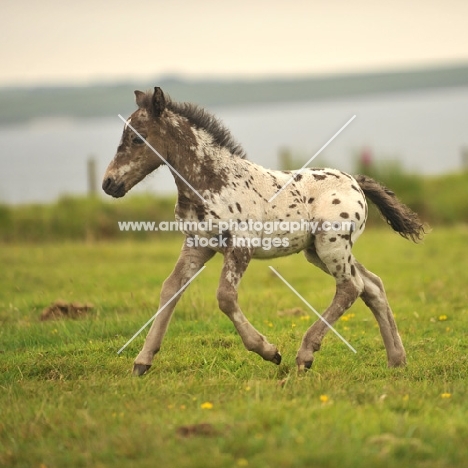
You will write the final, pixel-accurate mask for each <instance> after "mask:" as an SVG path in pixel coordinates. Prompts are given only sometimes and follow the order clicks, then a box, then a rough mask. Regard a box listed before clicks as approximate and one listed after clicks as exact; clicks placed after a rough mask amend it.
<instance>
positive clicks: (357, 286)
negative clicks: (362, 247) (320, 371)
mask: <svg viewBox="0 0 468 468" xmlns="http://www.w3.org/2000/svg"><path fill="white" fill-rule="evenodd" d="M305 254H306V258H307V260H308V261H309V262H311V263H313V264H314V265H316V266H318V267H319V268H321V269H322V270H323V271H325V272H326V273H329V274H330V275H332V276H333V277H334V278H335V280H336V291H335V297H334V298H333V301H332V303H331V304H330V306H329V307H328V308H327V310H326V311H325V312H324V313H323V315H322V318H323V319H324V320H326V322H327V323H328V324H329V325H331V326H333V324H334V323H335V322H336V321H337V320H338V319H339V318H340V317H341V316H342V315H343V313H344V312H345V311H346V310H347V309H349V308H350V307H351V306H352V305H353V304H354V302H355V301H356V299H357V298H358V297H359V296H360V294H361V292H362V291H363V288H364V285H363V281H362V279H361V277H360V275H359V274H358V273H357V270H356V267H355V265H354V262H355V261H354V257H353V256H352V254H351V242H350V241H349V236H344V237H341V235H337V234H336V233H327V232H324V233H321V234H320V235H318V236H317V237H316V239H315V245H314V246H312V247H311V248H310V249H308V251H306V252H305ZM327 323H325V322H324V321H322V320H320V319H319V320H317V321H316V322H315V323H314V324H313V325H312V326H311V327H310V328H309V329H308V330H307V332H306V333H305V335H304V337H303V339H302V345H301V347H300V349H299V351H298V353H297V356H296V363H297V365H298V367H299V370H303V369H309V368H310V367H311V366H312V363H313V360H314V352H316V351H319V349H320V346H321V344H322V340H323V338H324V336H325V334H326V333H327V332H328V330H329V326H328V325H327Z"/></svg>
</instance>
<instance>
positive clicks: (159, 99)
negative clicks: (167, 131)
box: [151, 86, 166, 117]
mask: <svg viewBox="0 0 468 468" xmlns="http://www.w3.org/2000/svg"><path fill="white" fill-rule="evenodd" d="M151 106H152V112H153V115H154V116H155V117H159V116H160V115H161V114H162V113H163V111H164V109H165V108H166V98H165V97H164V93H163V92H162V89H161V88H159V87H158V86H155V88H154V93H153V98H152V99H151Z"/></svg>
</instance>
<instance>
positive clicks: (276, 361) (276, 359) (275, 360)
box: [271, 351, 281, 366]
mask: <svg viewBox="0 0 468 468" xmlns="http://www.w3.org/2000/svg"><path fill="white" fill-rule="evenodd" d="M271 362H272V363H273V364H276V365H278V366H279V365H280V364H281V354H280V353H278V351H276V354H275V355H274V356H273V359H272V360H271Z"/></svg>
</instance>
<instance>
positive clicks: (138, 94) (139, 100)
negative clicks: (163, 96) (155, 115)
mask: <svg viewBox="0 0 468 468" xmlns="http://www.w3.org/2000/svg"><path fill="white" fill-rule="evenodd" d="M145 98H146V93H144V92H143V91H138V90H137V91H135V102H136V105H137V106H138V107H139V108H140V109H141V108H143V107H145V100H146V99H145Z"/></svg>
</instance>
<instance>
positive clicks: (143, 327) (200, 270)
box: [117, 265, 206, 354]
mask: <svg viewBox="0 0 468 468" xmlns="http://www.w3.org/2000/svg"><path fill="white" fill-rule="evenodd" d="M205 268H206V265H204V266H202V267H201V268H200V269H199V270H198V271H197V272H196V273H195V274H194V275H193V276H192V277H191V278H190V279H189V280H188V281H187V282H186V283H185V284H184V285H183V286H182V287H181V288H180V289H179V290H178V291H177V292H176V293H175V294H174V295H173V296H172V297H171V298H170V299H169V300H168V301H167V302H166V303H165V304H164V305H163V306H162V307H161V308H160V309H159V310H158V311H157V312H156V313H155V314H154V315H153V316H152V317H151V318H150V319H149V320H148V321H147V322H146V323H145V324H144V325H143V326H142V327H141V328H140V329H139V330H138V331H137V332H136V333H135V334H134V335H133V336H132V337H131V338H130V339H129V340H128V341H127V342H126V343H125V344H124V345H123V346H122V347H121V348H120V349H119V350H118V351H117V354H120V353H121V352H122V351H123V350H124V349H125V348H126V347H127V346H128V345H129V344H130V343H131V342H132V341H133V340H134V339H135V338H136V337H137V336H138V335H139V334H140V333H141V332H142V331H143V330H144V329H145V328H146V327H147V326H148V325H149V324H150V323H151V322H152V321H153V320H154V319H155V318H156V317H157V316H158V315H159V314H160V313H161V312H162V311H163V310H164V309H165V308H166V306H167V304H169V303H170V302H171V301H172V299H174V298H175V297H177V295H178V294H179V293H180V292H182V291H183V290H184V289H185V288H186V287H187V286H188V285H189V284H190V283H191V282H192V281H193V280H194V279H195V278H196V277H197V276H198V275H199V274H200V273H201V272H202V271H203V270H204V269H205Z"/></svg>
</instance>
